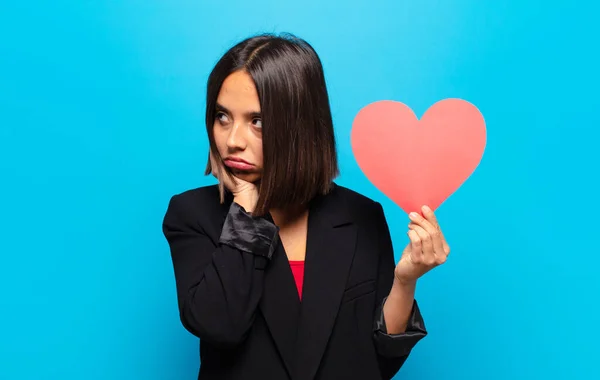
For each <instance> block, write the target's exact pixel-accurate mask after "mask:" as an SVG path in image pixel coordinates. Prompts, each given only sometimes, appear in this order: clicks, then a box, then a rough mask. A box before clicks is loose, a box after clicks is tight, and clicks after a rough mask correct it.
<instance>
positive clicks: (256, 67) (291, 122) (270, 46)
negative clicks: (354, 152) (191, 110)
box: [205, 34, 339, 215]
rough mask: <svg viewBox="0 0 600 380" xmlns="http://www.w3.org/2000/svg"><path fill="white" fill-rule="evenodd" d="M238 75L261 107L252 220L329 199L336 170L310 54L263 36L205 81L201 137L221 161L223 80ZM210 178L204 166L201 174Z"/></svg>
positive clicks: (238, 48)
mask: <svg viewBox="0 0 600 380" xmlns="http://www.w3.org/2000/svg"><path fill="white" fill-rule="evenodd" d="M238 70H244V71H246V72H247V73H248V74H250V76H251V77H252V79H253V80H254V83H255V86H256V89H257V92H258V97H259V102H260V106H261V119H262V138H263V175H262V178H261V181H260V186H259V197H258V201H257V205H256V208H255V210H254V214H257V215H262V214H264V213H266V212H268V211H269V209H270V208H284V207H287V206H298V205H304V204H307V203H308V202H310V200H312V199H313V198H314V197H315V196H316V195H319V194H326V193H327V192H328V191H329V190H330V189H331V187H332V184H333V179H334V178H335V177H337V175H338V174H339V169H338V162H337V153H336V144H335V136H334V131H333V121H332V117H331V110H330V105H329V96H328V93H327V87H326V84H325V76H324V74H323V66H322V64H321V60H320V59H319V57H318V55H317V53H316V52H315V50H314V49H313V48H312V46H311V45H309V44H308V43H307V42H306V41H304V40H302V39H300V38H298V37H295V36H293V35H290V34H283V35H280V36H276V35H272V34H262V35H258V36H255V37H251V38H248V39H245V40H243V41H241V42H239V43H238V44H236V45H235V46H233V47H232V48H231V49H229V50H228V51H227V52H226V53H225V54H224V55H223V57H221V59H220V60H219V61H218V62H217V64H216V65H215V67H214V69H213V70H212V72H211V73H210V76H209V78H208V86H207V96H206V129H207V132H208V136H209V141H210V149H211V151H212V152H213V154H214V157H215V158H216V159H218V160H220V159H221V158H220V157H219V154H218V150H217V148H216V145H215V140H214V135H213V126H214V122H215V116H216V101H217V97H218V95H219V91H220V89H221V85H222V83H223V81H224V80H225V78H227V77H228V76H229V75H230V74H231V73H233V72H235V71H238ZM211 171H212V168H211V164H210V160H209V161H208V164H207V167H206V173H205V174H207V175H208V174H210V173H211ZM222 191H223V190H222ZM222 199H223V198H222Z"/></svg>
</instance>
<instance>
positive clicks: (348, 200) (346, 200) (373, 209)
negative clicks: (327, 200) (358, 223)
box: [331, 184, 383, 220]
mask: <svg viewBox="0 0 600 380" xmlns="http://www.w3.org/2000/svg"><path fill="white" fill-rule="evenodd" d="M331 195H332V197H335V198H338V199H340V200H341V201H342V204H343V207H344V208H345V209H346V210H347V212H348V213H349V214H350V215H352V216H353V218H354V219H360V220H365V217H367V218H366V219H369V218H368V217H371V218H373V217H380V216H383V208H382V206H381V204H380V203H379V202H377V201H376V200H374V199H371V198H369V197H367V196H366V195H364V194H361V193H359V192H357V191H355V190H352V189H350V188H347V187H344V186H340V185H338V184H335V185H334V187H333V189H332V191H331Z"/></svg>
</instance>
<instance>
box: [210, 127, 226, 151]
mask: <svg viewBox="0 0 600 380" xmlns="http://www.w3.org/2000/svg"><path fill="white" fill-rule="evenodd" d="M213 137H214V138H215V144H216V145H217V149H218V150H219V152H220V153H221V154H223V151H224V150H227V135H226V134H225V133H223V131H222V130H221V129H220V128H218V127H216V126H215V127H214V128H213Z"/></svg>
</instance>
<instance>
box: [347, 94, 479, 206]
mask: <svg viewBox="0 0 600 380" xmlns="http://www.w3.org/2000/svg"><path fill="white" fill-rule="evenodd" d="M351 144H352V150H353V152H354V156H355V158H356V161H357V163H358V165H359V167H360V169H361V170H362V171H363V173H364V174H365V176H366V177H367V178H368V179H369V181H371V182H372V183H373V184H374V185H375V187H377V188H378V189H379V190H381V191H382V192H383V193H384V194H385V195H386V196H388V197H389V198H390V199H391V200H393V201H394V202H395V203H396V204H397V205H398V206H400V208H402V209H403V210H404V211H405V212H406V213H409V212H411V211H416V212H420V210H421V206H422V205H428V206H429V207H431V208H432V209H433V210H435V209H437V208H438V207H439V205H441V204H442V203H443V202H444V201H445V200H446V199H447V198H448V197H449V196H450V195H452V194H453V193H454V192H455V191H456V190H457V189H458V188H459V187H460V186H461V185H462V184H463V183H464V182H465V181H466V180H467V178H468V177H469V176H470V175H471V174H472V173H473V172H474V171H475V169H476V168H477V166H478V165H479V162H480V161H481V158H482V157H483V152H484V149H485V145H486V128H485V121H484V119H483V116H482V114H481V113H480V112H479V110H478V109H477V107H475V106H474V105H473V104H471V103H469V102H467V101H464V100H461V99H444V100H441V101H439V102H437V103H435V104H434V105H433V106H431V108H429V109H428V110H427V112H425V114H424V115H423V117H422V118H421V120H418V119H417V117H416V115H415V114H414V112H413V111H412V110H411V109H410V108H409V107H408V106H406V105H405V104H403V103H400V102H396V101H390V100H383V101H378V102H375V103H371V104H369V105H367V106H365V107H364V108H362V109H361V110H360V111H359V112H358V114H357V115H356V117H355V119H354V122H353V124H352V132H351Z"/></svg>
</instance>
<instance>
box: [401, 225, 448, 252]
mask: <svg viewBox="0 0 600 380" xmlns="http://www.w3.org/2000/svg"><path fill="white" fill-rule="evenodd" d="M413 226H417V227H419V226H418V225H417V224H415V223H412V222H411V223H410V224H409V225H408V228H413ZM420 228H422V227H420ZM427 233H428V234H429V236H430V238H431V243H432V246H433V253H434V255H435V256H436V257H437V256H440V257H439V258H438V259H442V258H445V257H446V256H448V254H447V253H446V249H445V248H444V235H443V234H442V231H440V230H439V229H437V228H431V229H430V230H427Z"/></svg>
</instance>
